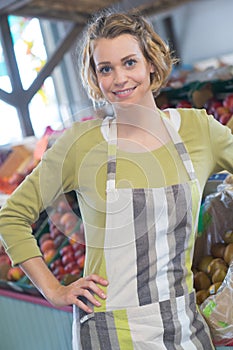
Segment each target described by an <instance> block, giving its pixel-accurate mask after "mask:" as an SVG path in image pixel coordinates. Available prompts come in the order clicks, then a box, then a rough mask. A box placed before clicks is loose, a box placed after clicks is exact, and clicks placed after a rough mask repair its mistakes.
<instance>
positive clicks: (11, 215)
mask: <svg viewBox="0 0 233 350" xmlns="http://www.w3.org/2000/svg"><path fill="white" fill-rule="evenodd" d="M75 130H76V128H75V127H73V128H71V129H69V130H67V131H65V132H64V134H63V135H62V136H61V137H60V138H59V139H58V140H57V141H56V142H55V144H54V145H53V146H52V147H51V148H50V149H49V150H48V151H47V152H46V153H45V154H44V156H43V158H42V160H41V162H40V163H39V165H38V166H37V167H36V168H35V169H34V171H33V172H32V173H31V174H30V175H28V176H27V177H26V178H25V180H24V181H23V182H22V183H21V185H20V186H18V188H17V189H16V190H15V191H14V193H13V194H12V195H11V196H10V197H9V199H8V200H7V202H6V204H5V205H4V206H3V207H2V209H1V211H0V237H1V239H2V242H3V246H4V248H5V250H6V252H7V254H8V255H9V256H10V258H11V260H12V263H13V264H14V265H16V264H19V263H21V262H23V261H25V260H27V259H29V258H32V257H36V256H41V252H40V249H39V247H38V245H37V241H36V239H35V237H34V236H33V234H32V229H31V225H32V223H33V222H35V221H36V220H37V219H38V217H39V214H40V212H41V211H43V210H45V209H46V208H47V207H48V206H49V205H50V204H51V203H52V202H53V201H54V200H55V199H56V198H57V197H58V196H59V195H60V194H61V193H63V192H69V191H71V190H73V189H74V188H75V187H76V186H78V185H77V183H76V184H75V179H77V177H76V168H75V164H76V163H75V157H74V155H76V158H77V154H76V153H77V152H76V141H77V135H76V131H75Z"/></svg>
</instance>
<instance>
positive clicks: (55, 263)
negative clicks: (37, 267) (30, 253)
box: [49, 258, 62, 271]
mask: <svg viewBox="0 0 233 350" xmlns="http://www.w3.org/2000/svg"><path fill="white" fill-rule="evenodd" d="M58 266H62V261H61V259H60V258H58V259H56V260H54V261H53V262H51V264H50V265H49V267H50V269H51V270H52V271H53V270H55V269H56V268H57V267H58Z"/></svg>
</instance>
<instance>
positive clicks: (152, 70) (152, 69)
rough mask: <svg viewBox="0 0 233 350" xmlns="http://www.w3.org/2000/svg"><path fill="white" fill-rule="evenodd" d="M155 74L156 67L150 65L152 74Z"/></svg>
mask: <svg viewBox="0 0 233 350" xmlns="http://www.w3.org/2000/svg"><path fill="white" fill-rule="evenodd" d="M154 72H155V66H154V65H153V63H151V64H150V73H154Z"/></svg>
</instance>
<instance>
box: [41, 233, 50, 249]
mask: <svg viewBox="0 0 233 350" xmlns="http://www.w3.org/2000/svg"><path fill="white" fill-rule="evenodd" d="M50 238H51V237H50V232H46V233H44V234H43V235H42V236H41V237H40V238H39V245H40V246H41V245H42V243H43V242H44V241H46V240H47V239H50Z"/></svg>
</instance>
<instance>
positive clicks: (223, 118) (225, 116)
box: [219, 113, 231, 125]
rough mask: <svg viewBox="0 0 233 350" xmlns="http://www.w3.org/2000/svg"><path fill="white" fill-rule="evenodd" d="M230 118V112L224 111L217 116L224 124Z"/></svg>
mask: <svg viewBox="0 0 233 350" xmlns="http://www.w3.org/2000/svg"><path fill="white" fill-rule="evenodd" d="M230 119H231V113H225V114H224V113H223V114H221V115H220V117H219V121H220V123H221V124H223V125H226V124H227V123H228V122H229V120H230Z"/></svg>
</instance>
